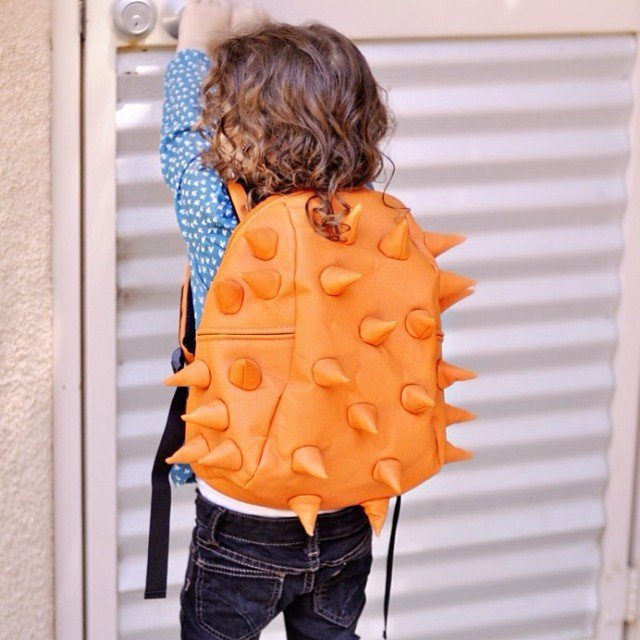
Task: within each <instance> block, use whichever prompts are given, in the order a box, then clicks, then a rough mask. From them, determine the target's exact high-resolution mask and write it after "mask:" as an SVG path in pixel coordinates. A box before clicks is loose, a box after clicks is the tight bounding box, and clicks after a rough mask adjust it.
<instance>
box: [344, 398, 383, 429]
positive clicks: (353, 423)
mask: <svg viewBox="0 0 640 640" xmlns="http://www.w3.org/2000/svg"><path fill="white" fill-rule="evenodd" d="M377 420H378V409H377V408H376V405H375V404H372V403H371V402H356V403H355V404H352V405H349V407H348V409H347V421H348V422H349V426H350V427H352V428H354V429H358V430H360V431H365V432H366V433H372V434H376V433H378V429H377V425H376V422H377Z"/></svg>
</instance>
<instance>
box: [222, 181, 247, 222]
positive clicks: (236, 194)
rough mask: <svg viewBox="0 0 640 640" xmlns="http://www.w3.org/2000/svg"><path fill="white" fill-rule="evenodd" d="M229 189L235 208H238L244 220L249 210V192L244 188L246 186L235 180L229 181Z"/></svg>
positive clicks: (240, 217)
mask: <svg viewBox="0 0 640 640" xmlns="http://www.w3.org/2000/svg"><path fill="white" fill-rule="evenodd" d="M227 191H228V192H229V195H230V196H231V203H232V204H233V208H234V209H235V210H236V213H237V214H238V218H239V219H240V222H242V221H243V220H244V219H245V218H246V217H247V213H248V212H249V210H248V208H247V192H246V191H245V190H244V187H243V186H242V185H241V184H240V183H239V182H236V181H235V180H229V181H227Z"/></svg>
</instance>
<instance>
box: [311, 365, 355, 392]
mask: <svg viewBox="0 0 640 640" xmlns="http://www.w3.org/2000/svg"><path fill="white" fill-rule="evenodd" d="M311 373H312V375H313V380H314V382H315V383H316V384H317V385H320V386H321V387H333V386H334V385H336V384H340V383H343V382H349V378H348V377H347V375H346V374H345V372H344V371H343V370H342V367H341V366H340V363H339V362H338V361H337V360H336V359H335V358H321V359H320V360H318V361H317V362H315V363H314V365H313V367H312V369H311Z"/></svg>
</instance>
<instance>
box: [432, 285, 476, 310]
mask: <svg viewBox="0 0 640 640" xmlns="http://www.w3.org/2000/svg"><path fill="white" fill-rule="evenodd" d="M474 291H475V289H463V290H462V291H459V292H458V293H455V294H453V295H451V296H446V297H445V298H440V311H441V312H443V311H446V310H447V309H448V308H449V307H451V306H453V305H454V304H455V303H456V302H460V300H462V299H463V298H466V297H467V296H470V295H471V294H472V293H473V292H474Z"/></svg>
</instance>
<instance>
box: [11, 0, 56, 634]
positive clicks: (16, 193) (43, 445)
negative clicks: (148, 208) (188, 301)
mask: <svg viewBox="0 0 640 640" xmlns="http://www.w3.org/2000/svg"><path fill="white" fill-rule="evenodd" d="M1 4H2V11H0V33H2V38H1V39H0V291H1V295H2V298H1V300H2V304H1V305H0V365H1V366H0V443H1V444H0V464H1V465H2V469H3V471H2V473H1V474H0V505H2V509H1V512H2V523H1V524H0V559H1V563H0V572H1V574H2V575H0V638H2V639H3V640H4V639H5V638H6V639H7V640H8V639H9V638H11V639H12V640H15V639H17V638H20V639H25V640H26V639H30V638H38V639H42V640H47V639H49V638H53V526H52V517H53V508H52V479H53V478H52V452H51V444H52V443H51V439H52V427H51V372H52V366H51V361H52V348H51V343H52V339H51V259H50V257H51V256H50V239H51V228H50V226H51V207H50V153H49V134H50V111H51V110H50V57H51V49H50V29H49V3H48V2H43V1H42V0H2V3H1ZM7 469H8V471H7Z"/></svg>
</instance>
